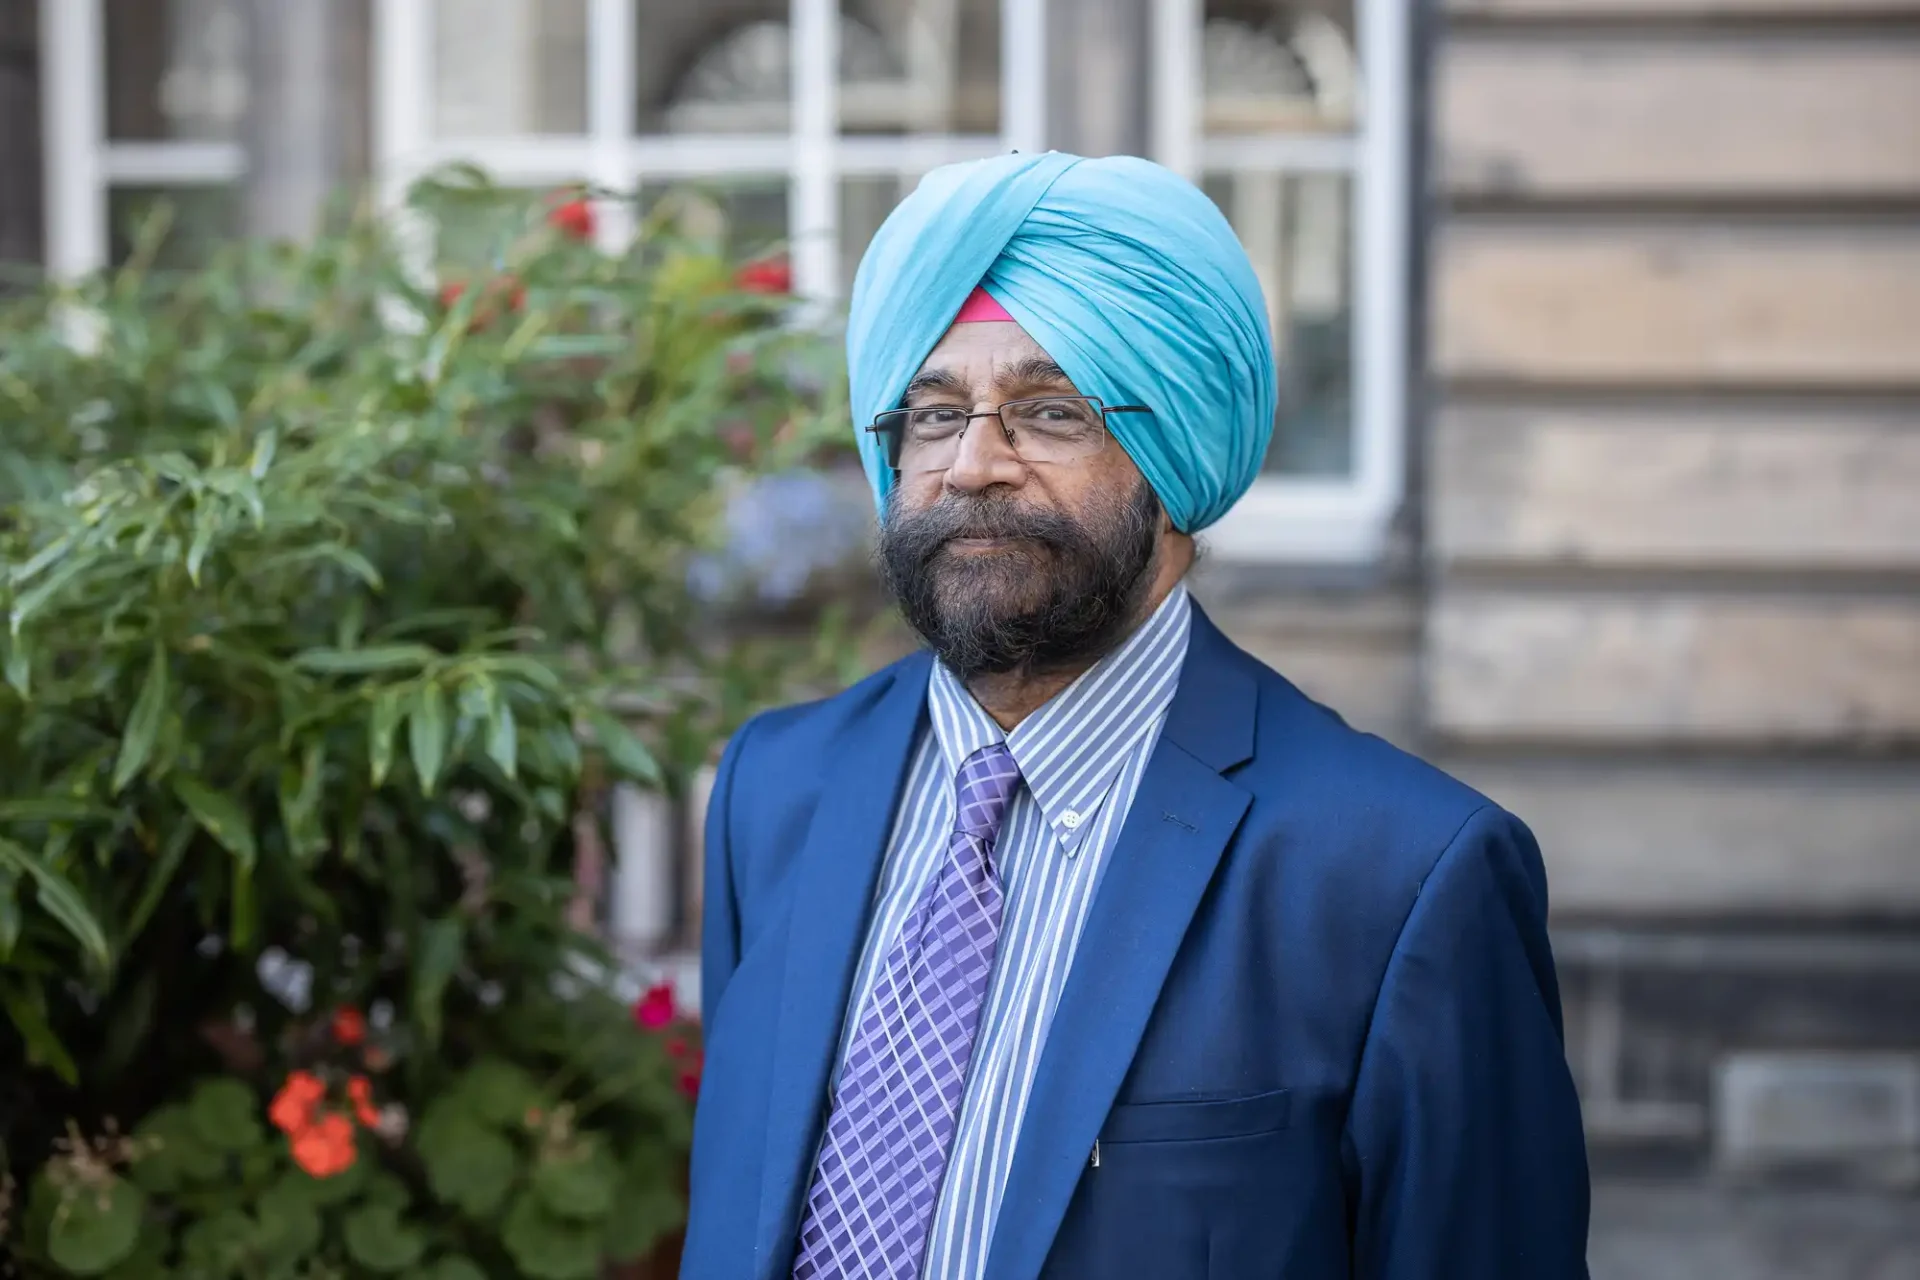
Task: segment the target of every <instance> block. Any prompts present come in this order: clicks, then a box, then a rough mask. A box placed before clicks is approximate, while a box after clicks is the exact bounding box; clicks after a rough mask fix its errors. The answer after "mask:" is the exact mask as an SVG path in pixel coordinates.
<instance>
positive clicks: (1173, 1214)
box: [1042, 1089, 1301, 1280]
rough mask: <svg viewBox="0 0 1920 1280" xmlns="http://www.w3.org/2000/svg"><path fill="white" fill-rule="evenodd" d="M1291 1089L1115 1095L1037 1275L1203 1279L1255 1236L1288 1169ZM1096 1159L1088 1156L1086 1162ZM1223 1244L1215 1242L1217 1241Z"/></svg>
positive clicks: (1268, 1223)
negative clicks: (1148, 1097) (1198, 1097)
mask: <svg viewBox="0 0 1920 1280" xmlns="http://www.w3.org/2000/svg"><path fill="white" fill-rule="evenodd" d="M1292 1120H1293V1096H1292V1094H1291V1092H1290V1091H1288V1090H1285V1089H1277V1090H1274V1091H1272V1092H1268V1093H1258V1094H1252V1095H1248V1096H1245V1097H1239V1098H1219V1099H1210V1100H1207V1101H1199V1102H1186V1101H1180V1102H1141V1103H1122V1104H1119V1105H1117V1106H1115V1107H1114V1108H1113V1109H1112V1110H1111V1111H1110V1112H1108V1113H1107V1120H1106V1123H1105V1124H1103V1125H1102V1126H1101V1127H1100V1140H1099V1145H1098V1146H1097V1147H1096V1148H1095V1150H1094V1152H1092V1153H1089V1158H1088V1161H1087V1167H1086V1168H1085V1169H1083V1170H1082V1171H1081V1175H1080V1184H1079V1186H1078V1187H1077V1188H1076V1189H1075V1191H1074V1195H1073V1201H1072V1203H1071V1204H1070V1205H1069V1206H1068V1208H1067V1215H1066V1218H1065V1220H1064V1221H1063V1222H1062V1223H1061V1226H1060V1231H1059V1233H1058V1234H1057V1235H1055V1237H1054V1247H1053V1250H1052V1252H1051V1253H1050V1254H1049V1256H1048V1263H1047V1267H1046V1269H1045V1271H1043V1272H1042V1275H1044V1276H1046V1277H1049V1278H1053V1280H1081V1278H1082V1277H1084V1278H1086V1280H1094V1277H1109V1276H1122V1275H1140V1276H1148V1275H1150V1276H1153V1277H1155V1280H1203V1278H1204V1277H1207V1276H1209V1275H1223V1274H1224V1275H1233V1274H1237V1273H1236V1272H1235V1271H1233V1270H1225V1271H1223V1270H1221V1269H1220V1267H1221V1264H1222V1262H1223V1258H1229V1257H1231V1258H1237V1257H1240V1256H1242V1255H1244V1254H1245V1253H1247V1252H1248V1251H1249V1250H1255V1251H1257V1250H1258V1249H1259V1248H1261V1247H1262V1245H1261V1237H1263V1236H1264V1235H1265V1234H1266V1233H1267V1232H1268V1231H1269V1230H1272V1229H1273V1226H1274V1224H1275V1220H1276V1218H1277V1217H1283V1216H1284V1209H1283V1208H1281V1206H1282V1204H1283V1203H1284V1202H1283V1200H1282V1197H1284V1195H1285V1193H1286V1188H1287V1186H1288V1184H1289V1183H1290V1182H1291V1181H1292V1180H1293V1178H1294V1177H1295V1176H1297V1174H1296V1173H1294V1171H1292V1170H1291V1169H1290V1167H1289V1166H1293V1165H1298V1164H1299V1163H1300V1161H1301V1157H1300V1155H1299V1153H1297V1152H1293V1151H1291V1150H1290V1146H1289V1142H1288V1139H1289V1137H1290V1135H1289V1132H1288V1130H1289V1128H1290V1125H1291V1123H1292ZM1096 1161H1097V1163H1096ZM1223 1251H1224V1252H1223Z"/></svg>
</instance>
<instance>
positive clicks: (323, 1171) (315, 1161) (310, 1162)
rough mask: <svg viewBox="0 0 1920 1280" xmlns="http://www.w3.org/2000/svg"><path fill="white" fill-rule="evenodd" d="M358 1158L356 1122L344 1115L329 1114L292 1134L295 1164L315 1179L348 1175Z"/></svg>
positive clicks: (330, 1112) (341, 1113) (331, 1112)
mask: <svg viewBox="0 0 1920 1280" xmlns="http://www.w3.org/2000/svg"><path fill="white" fill-rule="evenodd" d="M358 1155H359V1152H358V1151H357V1150H355V1148H354V1144H353V1121H351V1120H349V1119H348V1118H347V1117H346V1114H345V1113H344V1112H340V1111H329V1112H327V1113H326V1114H324V1115H322V1116H321V1117H320V1118H319V1119H318V1120H317V1121H315V1122H314V1123H313V1124H312V1125H309V1126H308V1127H307V1128H305V1129H303V1130H301V1131H300V1132H299V1133H296V1134H295V1135H293V1162H294V1163H295V1164H297V1165H299V1166H300V1167H301V1168H302V1169H305V1170H306V1171H307V1173H308V1174H310V1175H311V1176H313V1177H315V1178H331V1177H333V1176H334V1175H335V1174H338V1173H345V1172H346V1171H347V1170H348V1169H351V1168H352V1167H353V1162H354V1159H355V1158H356V1157H357V1156H358Z"/></svg>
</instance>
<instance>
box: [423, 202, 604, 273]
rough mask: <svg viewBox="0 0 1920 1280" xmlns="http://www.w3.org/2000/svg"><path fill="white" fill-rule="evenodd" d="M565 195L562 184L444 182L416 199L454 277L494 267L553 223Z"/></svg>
mask: <svg viewBox="0 0 1920 1280" xmlns="http://www.w3.org/2000/svg"><path fill="white" fill-rule="evenodd" d="M570 198H571V195H570V193H569V191H568V190H567V188H566V186H565V185H564V184H563V185H562V186H560V187H555V188H550V189H549V188H541V189H538V190H535V189H530V188H523V187H483V188H474V189H466V188H463V187H460V186H458V185H455V184H447V185H445V186H441V187H438V188H434V189H429V190H425V191H423V192H422V194H421V197H420V204H421V207H422V208H423V209H424V210H426V212H427V214H428V215H429V216H430V217H431V218H432V220H433V227H434V252H435V255H436V256H437V257H438V258H439V260H440V263H441V266H442V267H443V268H444V269H446V270H447V271H449V272H450V273H452V278H456V279H457V278H461V277H464V276H467V275H474V274H482V275H485V274H491V273H492V272H494V271H497V270H499V269H500V264H501V263H503V262H505V261H507V260H508V259H510V258H511V257H512V256H513V253H514V249H515V246H516V244H517V243H518V242H521V241H524V240H525V239H526V238H527V237H528V236H533V235H540V234H544V233H545V231H546V229H548V228H551V227H553V226H555V225H556V215H555V213H554V210H555V209H556V208H557V207H559V206H561V205H564V204H567V203H568V202H569V200H570Z"/></svg>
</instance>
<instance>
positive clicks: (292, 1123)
mask: <svg viewBox="0 0 1920 1280" xmlns="http://www.w3.org/2000/svg"><path fill="white" fill-rule="evenodd" d="M326 1096H327V1086H326V1085H324V1084H322V1083H321V1082H320V1077H318V1076H316V1075H314V1074H313V1073H312V1072H311V1071H295V1072H293V1073H292V1074H290V1075H289V1076H288V1077H287V1080H286V1083H285V1084H283V1085H281V1086H280V1092H279V1093H276V1094H275V1095H274V1096H273V1103H272V1104H271V1105H270V1106H269V1107H268V1108H267V1119H269V1120H271V1121H273V1127H274V1128H276V1129H279V1130H280V1131H281V1132H283V1133H302V1132H304V1131H305V1130H306V1129H307V1128H308V1127H310V1126H311V1125H312V1123H313V1109H314V1108H315V1107H317V1106H319V1105H320V1099H322V1098H324V1097H326Z"/></svg>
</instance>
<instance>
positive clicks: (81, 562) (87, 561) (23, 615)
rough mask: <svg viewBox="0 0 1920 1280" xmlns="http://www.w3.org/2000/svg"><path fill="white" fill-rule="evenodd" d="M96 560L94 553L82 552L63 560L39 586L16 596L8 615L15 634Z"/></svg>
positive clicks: (9, 623)
mask: <svg viewBox="0 0 1920 1280" xmlns="http://www.w3.org/2000/svg"><path fill="white" fill-rule="evenodd" d="M94 560H95V556H94V554H93V553H91V552H80V553H78V554H76V555H74V556H73V557H72V558H71V559H68V560H65V561H63V562H61V565H60V567H59V568H58V569H55V570H54V571H53V572H52V573H50V574H48V575H47V576H46V577H45V578H43V579H41V581H40V584H39V585H38V586H36V587H34V588H32V589H31V590H28V591H23V592H22V593H21V594H20V595H19V596H18V597H16V598H15V600H14V602H13V610H12V613H11V614H10V615H9V617H8V625H9V627H10V628H11V630H12V632H13V634H14V635H15V636H18V635H19V634H20V628H21V627H23V626H25V625H26V624H27V621H28V620H29V619H30V618H32V617H33V615H34V614H36V613H38V612H40V610H41V608H42V607H43V606H44V605H45V604H46V603H47V602H48V601H49V600H51V599H53V597H54V596H56V595H58V594H59V592H60V589H61V588H62V587H64V586H66V585H67V583H69V582H71V581H73V579H74V578H76V577H78V576H79V575H80V574H81V573H82V572H84V571H85V570H87V569H89V568H91V567H92V566H93V564H94Z"/></svg>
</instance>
